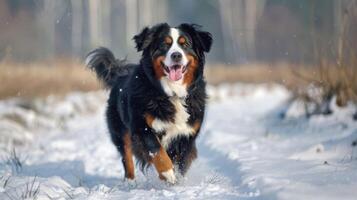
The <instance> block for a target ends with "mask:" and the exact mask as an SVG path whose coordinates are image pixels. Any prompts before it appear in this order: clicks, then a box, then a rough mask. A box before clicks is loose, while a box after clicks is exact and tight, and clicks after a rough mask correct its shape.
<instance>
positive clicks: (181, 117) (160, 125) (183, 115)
mask: <svg viewBox="0 0 357 200" xmlns="http://www.w3.org/2000/svg"><path fill="white" fill-rule="evenodd" d="M170 101H171V103H172V104H173V105H174V106H175V109H176V113H175V117H174V122H167V121H161V120H159V119H155V120H154V121H153V122H152V128H153V129H154V130H155V131H157V132H162V131H165V133H166V134H165V136H164V137H162V139H161V144H162V145H163V147H164V148H165V149H167V148H168V147H169V145H170V143H171V141H172V140H173V139H175V138H177V137H178V136H182V135H184V136H190V135H192V134H193V133H194V129H193V127H191V126H189V125H188V124H187V121H188V118H189V117H190V115H189V114H188V113H187V111H186V108H185V106H184V105H185V100H183V99H180V98H178V97H177V96H174V97H171V98H170Z"/></svg>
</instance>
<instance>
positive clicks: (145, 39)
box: [133, 23, 170, 51]
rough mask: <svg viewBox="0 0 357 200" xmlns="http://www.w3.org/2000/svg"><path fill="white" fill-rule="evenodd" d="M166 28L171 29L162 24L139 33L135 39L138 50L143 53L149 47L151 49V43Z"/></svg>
mask: <svg viewBox="0 0 357 200" xmlns="http://www.w3.org/2000/svg"><path fill="white" fill-rule="evenodd" d="M165 28H167V29H169V28H170V27H169V25H168V24H167V23H161V24H157V25H156V26H153V27H151V28H149V27H146V28H144V29H143V30H142V31H141V33H139V34H138V35H135V36H134V37H133V39H134V41H135V43H136V48H137V50H138V51H143V50H145V49H146V48H147V47H149V46H150V44H151V42H152V41H153V40H154V39H155V37H156V36H157V34H158V33H159V32H160V31H162V30H163V29H165Z"/></svg>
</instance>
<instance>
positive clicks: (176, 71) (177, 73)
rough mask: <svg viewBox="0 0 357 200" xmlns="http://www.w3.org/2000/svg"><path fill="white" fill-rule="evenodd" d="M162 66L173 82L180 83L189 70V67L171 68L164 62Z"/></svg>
mask: <svg viewBox="0 0 357 200" xmlns="http://www.w3.org/2000/svg"><path fill="white" fill-rule="evenodd" d="M161 64H162V66H163V67H164V69H165V71H166V73H167V74H168V77H169V79H170V80H171V81H178V80H180V79H182V77H183V74H184V73H185V72H186V69H187V65H179V64H174V65H171V66H166V65H165V64H164V63H163V62H162V63H161Z"/></svg>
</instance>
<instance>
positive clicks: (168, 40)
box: [163, 37, 172, 46]
mask: <svg viewBox="0 0 357 200" xmlns="http://www.w3.org/2000/svg"><path fill="white" fill-rule="evenodd" d="M163 44H164V45H167V46H169V45H171V44H172V39H171V37H165V39H164V41H163Z"/></svg>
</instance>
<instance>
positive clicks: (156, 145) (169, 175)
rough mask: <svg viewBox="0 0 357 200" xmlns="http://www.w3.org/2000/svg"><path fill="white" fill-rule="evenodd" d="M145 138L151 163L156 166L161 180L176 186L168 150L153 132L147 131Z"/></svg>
mask: <svg viewBox="0 0 357 200" xmlns="http://www.w3.org/2000/svg"><path fill="white" fill-rule="evenodd" d="M143 137H144V143H145V146H146V149H147V150H148V154H149V157H150V160H149V162H150V163H151V164H153V165H154V166H155V169H156V171H157V172H158V174H159V178H160V179H162V180H166V181H167V182H169V183H172V184H174V183H175V182H176V177H175V173H174V166H173V164H172V161H171V159H170V157H169V155H168V154H167V152H166V150H165V149H164V148H163V147H162V145H161V144H160V142H159V140H158V138H157V137H156V135H155V134H154V133H153V132H151V131H147V133H145V134H144V135H143Z"/></svg>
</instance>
